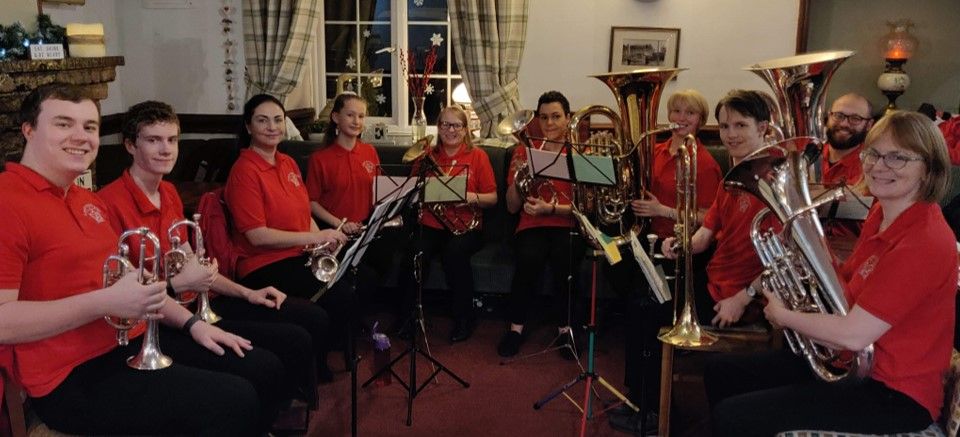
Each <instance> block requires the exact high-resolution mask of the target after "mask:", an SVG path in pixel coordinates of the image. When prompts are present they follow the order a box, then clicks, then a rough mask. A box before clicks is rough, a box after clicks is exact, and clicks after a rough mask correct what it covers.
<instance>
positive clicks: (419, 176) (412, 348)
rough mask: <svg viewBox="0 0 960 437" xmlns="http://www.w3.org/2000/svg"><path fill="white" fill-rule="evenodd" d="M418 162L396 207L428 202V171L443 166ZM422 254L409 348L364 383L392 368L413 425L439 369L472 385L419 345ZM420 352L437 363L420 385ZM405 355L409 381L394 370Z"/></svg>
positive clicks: (417, 266) (445, 183)
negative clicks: (419, 398) (416, 410)
mask: <svg viewBox="0 0 960 437" xmlns="http://www.w3.org/2000/svg"><path fill="white" fill-rule="evenodd" d="M419 164H420V165H419V167H418V168H417V172H416V175H413V176H410V178H416V183H415V185H414V188H413V189H411V190H410V191H408V192H407V193H405V194H402V195H399V197H398V199H397V200H396V201H397V202H399V204H400V205H401V206H399V207H398V208H397V209H398V210H402V209H403V208H404V207H406V206H410V207H414V208H419V207H420V206H421V204H423V203H426V201H425V200H424V195H425V194H426V191H427V180H428V178H429V177H430V176H428V173H430V172H431V171H432V172H435V173H434V174H436V173H441V174H442V172H441V171H440V169H439V168H437V167H436V165H434V164H433V161H432V160H431V159H421V160H420V161H419ZM436 180H437V181H438V182H439V184H440V185H441V186H443V187H446V188H447V189H449V190H450V191H452V192H454V193H456V191H455V190H454V189H453V187H451V186H450V185H448V184H449V181H450V179H449V178H448V179H447V180H444V179H443V178H439V177H438V178H436ZM405 185H406V184H400V186H401V187H402V186H405ZM459 196H460V198H461V199H463V201H465V200H466V199H465V198H464V196H463V195H459ZM419 232H420V234H421V237H422V234H423V224H420V228H419ZM422 256H423V252H422V251H421V252H419V253H417V254H416V255H415V256H414V278H415V279H416V282H417V292H416V296H415V299H414V305H413V308H411V312H412V314H411V321H412V322H413V323H415V324H416V326H415V327H414V329H413V333H412V338H411V339H410V341H409V343H408V347H407V349H406V350H404V351H403V352H402V353H400V355H398V356H396V357H395V358H393V359H392V360H390V362H389V363H388V364H387V365H386V366H384V367H383V368H382V369H380V370H378V371H377V372H376V373H374V374H373V376H371V377H370V378H369V379H367V380H366V381H365V382H364V383H363V385H361V387H362V388H366V387H367V386H368V385H370V383H372V382H373V381H375V380H376V379H377V378H379V377H380V376H381V375H383V374H384V373H387V372H389V373H390V374H391V375H392V376H393V377H394V378H396V379H397V381H398V382H399V383H400V385H402V386H403V388H404V389H405V390H406V391H407V421H406V424H407V426H412V425H413V401H414V400H415V399H416V397H417V395H419V394H420V392H422V391H423V389H425V388H426V387H427V385H428V384H430V382H431V381H433V380H434V379H435V378H436V377H437V376H438V375H439V374H440V372H444V373H446V374H447V375H450V377H451V378H453V379H454V380H456V381H457V382H458V383H460V385H462V386H463V387H464V388H469V387H470V383H468V382H467V381H465V380H463V379H462V378H460V377H459V376H457V374H455V373H453V371H451V370H450V369H448V368H447V367H446V366H444V365H443V363H441V362H440V361H439V360H437V359H436V358H434V357H433V355H432V354H431V353H430V350H429V346H428V347H427V350H426V352H425V351H424V350H423V349H421V348H420V346H419V335H420V334H421V333H422V334H424V341H426V338H425V337H426V332H425V330H424V321H423V296H422V294H423V279H422V277H423V275H422V271H423V265H422V263H421V262H420V260H421V259H422ZM417 354H419V355H421V357H422V358H425V359H427V361H429V362H430V363H431V364H432V365H433V366H434V367H433V372H432V373H431V374H430V376H428V377H427V378H426V380H424V381H423V383H422V384H421V385H419V386H418V385H417ZM406 356H409V357H410V367H409V369H410V370H409V380H408V381H404V380H403V378H401V377H400V375H399V374H397V372H396V371H394V370H393V366H394V365H395V364H396V363H398V362H399V361H400V360H401V359H403V358H404V357H406Z"/></svg>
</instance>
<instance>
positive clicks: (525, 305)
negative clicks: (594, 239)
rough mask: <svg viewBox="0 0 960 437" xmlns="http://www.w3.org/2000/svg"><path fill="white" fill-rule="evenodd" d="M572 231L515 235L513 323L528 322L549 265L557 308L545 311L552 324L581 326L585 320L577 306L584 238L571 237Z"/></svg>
mask: <svg viewBox="0 0 960 437" xmlns="http://www.w3.org/2000/svg"><path fill="white" fill-rule="evenodd" d="M571 231H572V230H571V229H570V228H563V227H537V228H529V229H524V230H522V231H520V232H518V233H517V234H516V235H515V236H514V239H515V240H514V242H515V243H514V256H515V257H516V264H515V268H514V271H513V282H512V283H511V286H510V298H509V301H508V306H507V319H508V320H509V321H510V323H514V324H517V325H523V324H526V323H527V319H528V316H529V314H530V307H531V305H532V302H533V300H534V297H535V295H536V293H537V292H538V291H539V290H540V283H541V281H542V280H543V274H544V272H545V271H546V269H547V267H548V266H549V268H550V273H551V274H552V275H553V284H554V287H555V289H554V293H553V295H554V299H553V301H554V302H553V305H552V307H551V308H549V309H547V311H545V313H546V314H547V320H548V322H549V323H553V324H555V325H556V326H567V325H568V324H569V325H570V326H577V325H578V323H579V322H581V321H582V320H581V319H582V317H581V316H580V311H579V310H578V309H577V307H578V306H577V305H576V303H577V302H578V301H577V295H578V293H577V288H578V287H577V286H578V285H579V283H580V282H579V280H578V278H579V271H580V261H581V260H582V259H583V251H584V244H583V240H582V239H581V238H580V236H579V235H576V234H573V235H571ZM571 267H572V268H571ZM568 281H569V282H568ZM568 285H569V288H568ZM568 302H569V305H568ZM568 312H569V314H568Z"/></svg>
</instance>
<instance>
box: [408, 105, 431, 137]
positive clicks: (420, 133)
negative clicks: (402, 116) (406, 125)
mask: <svg viewBox="0 0 960 437" xmlns="http://www.w3.org/2000/svg"><path fill="white" fill-rule="evenodd" d="M424 100H425V98H424V97H414V98H413V118H412V119H411V120H410V131H411V132H412V133H413V142H417V141H420V139H421V138H423V137H424V136H426V135H427V114H425V113H424V112H423V103H424Z"/></svg>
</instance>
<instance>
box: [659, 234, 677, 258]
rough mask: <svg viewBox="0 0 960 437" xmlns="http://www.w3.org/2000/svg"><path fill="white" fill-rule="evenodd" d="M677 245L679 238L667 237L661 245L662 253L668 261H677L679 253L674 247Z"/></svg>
mask: <svg viewBox="0 0 960 437" xmlns="http://www.w3.org/2000/svg"><path fill="white" fill-rule="evenodd" d="M676 243H677V237H667V238H665V239H664V240H663V244H661V245H660V252H661V253H663V256H664V257H666V258H667V259H677V251H676V248H675V247H674V245H675V244H676Z"/></svg>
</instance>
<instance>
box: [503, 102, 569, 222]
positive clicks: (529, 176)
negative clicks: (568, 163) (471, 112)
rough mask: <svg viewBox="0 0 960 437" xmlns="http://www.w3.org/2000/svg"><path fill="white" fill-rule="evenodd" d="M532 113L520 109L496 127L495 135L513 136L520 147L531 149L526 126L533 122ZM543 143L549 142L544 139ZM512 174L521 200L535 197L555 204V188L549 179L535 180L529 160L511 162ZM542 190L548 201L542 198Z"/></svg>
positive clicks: (531, 144) (531, 145)
mask: <svg viewBox="0 0 960 437" xmlns="http://www.w3.org/2000/svg"><path fill="white" fill-rule="evenodd" d="M534 115H535V114H534V112H533V111H531V110H529V109H521V110H519V111H517V112H515V113H513V115H511V116H510V117H507V118H505V119H503V121H501V122H500V124H499V125H498V126H497V134H498V135H501V136H506V135H513V136H514V137H515V138H516V139H517V141H519V142H520V144H521V146H523V147H529V148H533V143H531V142H530V138H529V137H528V136H527V135H526V129H527V126H528V125H529V124H530V121H531V120H533V117H534ZM542 140H543V141H549V140H547V139H546V138H543V139H542ZM511 171H512V172H513V184H514V185H515V186H516V187H517V194H519V195H520V198H521V199H526V198H527V197H531V196H533V197H537V198H540V199H542V200H543V201H545V202H548V203H554V204H555V203H556V202H557V200H558V199H557V188H556V187H555V186H554V185H553V183H552V182H550V179H546V178H537V177H534V176H533V173H532V172H531V171H530V165H529V158H527V160H517V161H515V162H513V167H512V168H511ZM543 190H546V194H547V195H548V197H549V199H547V198H544V197H543Z"/></svg>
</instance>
